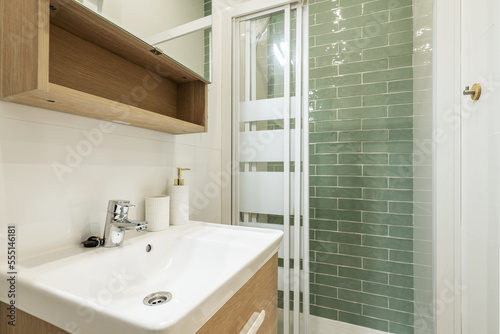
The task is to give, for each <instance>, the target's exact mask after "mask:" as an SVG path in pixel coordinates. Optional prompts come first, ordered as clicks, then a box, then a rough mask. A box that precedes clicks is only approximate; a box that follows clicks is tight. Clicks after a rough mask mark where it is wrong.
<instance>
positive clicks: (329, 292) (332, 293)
mask: <svg viewBox="0 0 500 334" xmlns="http://www.w3.org/2000/svg"><path fill="white" fill-rule="evenodd" d="M312 266H313V264H312V263H311V267H312ZM337 290H338V289H337V288H332V287H330V286H326V285H319V284H311V285H310V291H311V293H314V294H316V295H321V296H328V297H333V298H336V297H337Z"/></svg>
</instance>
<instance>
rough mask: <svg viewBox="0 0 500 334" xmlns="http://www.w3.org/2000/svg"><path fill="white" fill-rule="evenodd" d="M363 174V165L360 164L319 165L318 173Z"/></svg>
mask: <svg viewBox="0 0 500 334" xmlns="http://www.w3.org/2000/svg"><path fill="white" fill-rule="evenodd" d="M361 174H362V166H359V165H336V166H335V165H333V166H317V167H316V175H359V176H361Z"/></svg>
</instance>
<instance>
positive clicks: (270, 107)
mask: <svg viewBox="0 0 500 334" xmlns="http://www.w3.org/2000/svg"><path fill="white" fill-rule="evenodd" d="M284 103H285V98H283V97H277V98H273V99H266V100H254V101H245V102H241V103H240V122H255V121H266V120H275V119H283V117H284V108H285V105H284ZM296 103H297V102H296V100H295V96H292V97H291V98H290V117H295V105H296Z"/></svg>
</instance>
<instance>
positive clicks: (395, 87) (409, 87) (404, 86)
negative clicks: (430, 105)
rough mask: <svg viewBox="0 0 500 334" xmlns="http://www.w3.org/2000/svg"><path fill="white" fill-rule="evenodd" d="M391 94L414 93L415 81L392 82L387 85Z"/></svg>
mask: <svg viewBox="0 0 500 334" xmlns="http://www.w3.org/2000/svg"><path fill="white" fill-rule="evenodd" d="M387 91H388V92H389V93H396V92H413V80H411V79H410V80H399V81H391V82H389V83H388V84H387Z"/></svg>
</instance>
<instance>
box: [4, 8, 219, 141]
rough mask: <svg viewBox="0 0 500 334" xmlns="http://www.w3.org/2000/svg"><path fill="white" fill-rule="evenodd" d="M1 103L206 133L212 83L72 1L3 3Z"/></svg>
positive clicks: (152, 127)
mask: <svg viewBox="0 0 500 334" xmlns="http://www.w3.org/2000/svg"><path fill="white" fill-rule="evenodd" d="M0 6H1V7H0V30H1V31H0V98H1V99H2V100H4V101H10V102H15V103H21V104H26V105H30V106H35V107H40V108H45V109H51V110H56V111H61V112H66V113H71V114H76V115H81V116H87V117H92V118H97V119H102V120H107V121H115V122H119V123H125V124H130V125H132V126H137V127H141V128H147V129H152V130H157V131H162V132H168V133H173V134H182V133H197V132H206V131H207V127H206V126H207V85H208V83H209V82H208V81H207V80H205V79H204V78H203V77H201V76H199V75H198V74H196V73H195V72H193V71H191V70H190V69H188V68H186V67H184V66H183V65H181V64H179V63H177V62H176V61H175V60H173V59H171V58H170V57H168V56H166V55H164V54H162V53H159V54H158V52H154V49H153V47H151V46H150V45H148V44H147V43H145V42H144V41H142V40H140V39H138V38H137V37H135V36H133V35H131V34H130V33H128V32H127V31H125V30H123V29H122V28H120V27H118V26H116V25H115V24H113V23H111V22H110V21H108V20H106V19H105V18H103V17H101V16H100V15H98V14H96V13H94V12H93V11H91V10H90V9H88V8H87V7H85V6H83V5H81V4H80V3H78V2H76V1H74V0H16V1H12V0H0Z"/></svg>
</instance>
